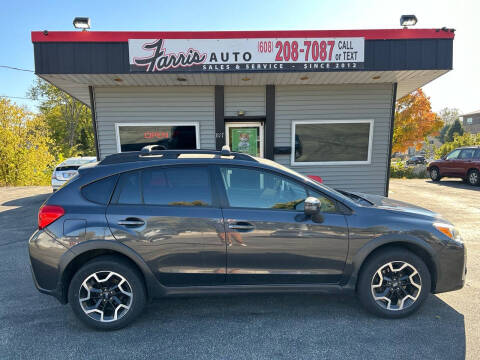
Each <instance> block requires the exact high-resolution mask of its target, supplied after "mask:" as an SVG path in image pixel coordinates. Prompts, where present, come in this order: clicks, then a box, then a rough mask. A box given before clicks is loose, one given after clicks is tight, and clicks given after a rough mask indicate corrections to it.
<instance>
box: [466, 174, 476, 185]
mask: <svg viewBox="0 0 480 360" xmlns="http://www.w3.org/2000/svg"><path fill="white" fill-rule="evenodd" d="M468 181H469V183H470V184H472V185H476V184H477V183H478V173H477V172H476V171H471V172H470V175H468Z"/></svg>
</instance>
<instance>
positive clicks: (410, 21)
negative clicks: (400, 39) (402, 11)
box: [400, 15, 417, 28]
mask: <svg viewBox="0 0 480 360" xmlns="http://www.w3.org/2000/svg"><path fill="white" fill-rule="evenodd" d="M416 23H417V17H416V16H415V15H402V16H401V17H400V25H401V26H403V27H404V28H406V27H407V26H414V25H415V24H416Z"/></svg>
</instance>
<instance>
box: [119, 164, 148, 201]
mask: <svg viewBox="0 0 480 360" xmlns="http://www.w3.org/2000/svg"><path fill="white" fill-rule="evenodd" d="M113 199H114V200H113V202H114V203H117V204H122V205H139V204H142V195H141V191H140V171H131V172H126V173H123V174H122V175H120V179H118V184H117V188H116V189H115V194H114V195H113Z"/></svg>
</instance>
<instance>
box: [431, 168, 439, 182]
mask: <svg viewBox="0 0 480 360" xmlns="http://www.w3.org/2000/svg"><path fill="white" fill-rule="evenodd" d="M430 179H432V181H440V179H441V177H440V171H439V170H438V168H437V167H432V168H431V169H430Z"/></svg>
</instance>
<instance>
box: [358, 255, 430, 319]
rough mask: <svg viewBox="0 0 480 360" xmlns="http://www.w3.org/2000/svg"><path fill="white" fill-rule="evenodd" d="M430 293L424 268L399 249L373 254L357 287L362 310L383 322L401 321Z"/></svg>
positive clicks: (415, 258) (415, 259)
mask: <svg viewBox="0 0 480 360" xmlns="http://www.w3.org/2000/svg"><path fill="white" fill-rule="evenodd" d="M430 289H431V278H430V272H429V271H428V267H427V266H426V265H425V263H424V262H423V260H422V259H420V258H419V257H418V256H416V255H415V254H413V253H412V252H410V251H407V250H404V249H402V248H391V249H386V250H384V251H380V252H378V253H377V254H374V256H373V257H372V258H370V259H369V260H368V262H367V263H366V264H365V266H364V267H363V269H362V272H361V274H360V278H359V281H358V285H357V292H358V295H359V299H360V301H361V303H362V304H363V305H364V307H365V308H366V309H367V310H368V311H370V312H371V313H373V314H375V315H378V316H382V317H387V318H401V317H405V316H408V315H410V314H412V313H414V312H415V311H417V310H418V308H419V307H420V306H421V305H422V303H423V302H424V301H425V299H426V298H427V297H428V295H429V294H430Z"/></svg>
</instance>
